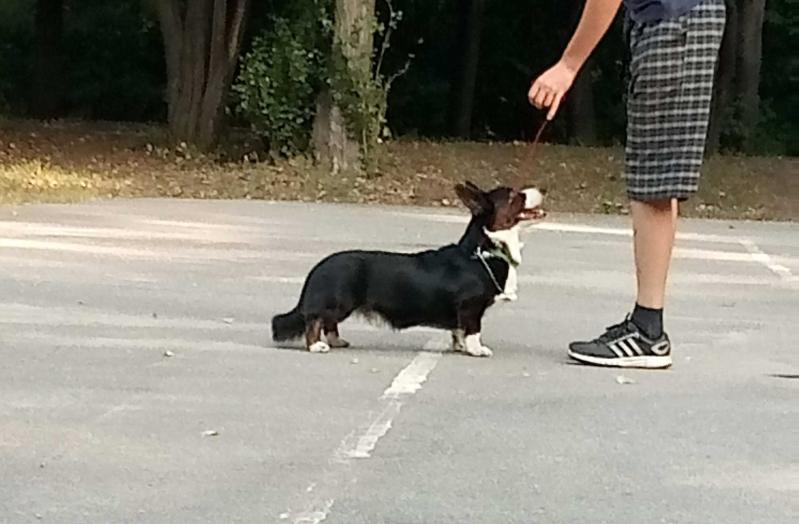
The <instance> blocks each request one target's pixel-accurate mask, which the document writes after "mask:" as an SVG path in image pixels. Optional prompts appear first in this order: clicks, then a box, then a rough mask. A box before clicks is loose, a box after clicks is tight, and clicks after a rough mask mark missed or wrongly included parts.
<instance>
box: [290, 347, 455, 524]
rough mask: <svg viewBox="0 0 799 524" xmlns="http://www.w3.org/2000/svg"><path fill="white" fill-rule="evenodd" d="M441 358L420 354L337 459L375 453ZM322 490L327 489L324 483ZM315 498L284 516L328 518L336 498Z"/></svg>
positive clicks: (296, 523) (307, 521) (299, 521)
mask: <svg viewBox="0 0 799 524" xmlns="http://www.w3.org/2000/svg"><path fill="white" fill-rule="evenodd" d="M435 342H438V339H435ZM431 343H433V341H430V342H428V344H431ZM426 346H427V344H426ZM439 359H441V353H430V352H426V351H425V352H422V353H419V354H418V355H416V357H414V359H413V360H412V361H411V362H410V363H409V364H408V365H407V366H405V367H404V368H403V369H402V370H401V371H400V372H399V373H398V374H397V376H396V377H394V380H393V381H392V382H391V384H390V385H389V386H388V387H387V388H386V390H385V391H383V395H382V396H381V397H380V400H381V402H383V404H384V405H383V409H382V410H381V411H380V413H379V414H378V415H377V417H375V418H374V419H373V420H372V421H371V422H370V423H369V425H368V427H367V428H366V430H365V431H364V432H362V433H361V434H357V433H355V432H353V433H352V434H350V435H349V436H348V437H346V438H345V439H344V440H343V441H342V442H341V444H340V445H339V447H338V448H337V449H336V451H335V452H334V453H333V463H334V464H339V465H347V464H349V463H350V461H352V460H354V459H368V458H369V457H371V456H372V452H373V451H374V449H375V447H376V446H377V442H378V441H379V440H380V439H381V438H383V437H384V436H385V435H386V434H387V433H388V431H389V430H390V429H391V426H392V422H393V420H394V417H396V416H397V414H398V413H399V412H400V409H401V408H402V405H403V404H404V402H405V401H406V400H407V399H408V398H410V397H411V396H413V394H414V393H416V392H417V391H419V389H421V387H422V384H424V382H425V381H427V377H428V376H429V375H430V372H431V371H433V369H434V368H435V367H436V364H437V363H438V361H439ZM316 486H317V483H313V484H311V487H309V488H308V490H306V491H307V493H311V492H312V491H314V488H316ZM317 491H320V490H317ZM321 491H324V487H323V488H322V490H321ZM312 499H313V500H311V501H308V502H307V503H305V504H303V507H305V508H308V509H306V510H304V511H301V512H298V513H292V512H291V511H287V512H284V513H281V514H280V519H281V520H288V519H291V522H292V523H293V524H319V523H320V522H322V521H324V520H325V519H326V518H327V517H328V515H329V514H330V511H331V510H332V508H333V504H334V503H335V499H334V498H332V497H331V496H330V494H329V493H320V494H318V495H312Z"/></svg>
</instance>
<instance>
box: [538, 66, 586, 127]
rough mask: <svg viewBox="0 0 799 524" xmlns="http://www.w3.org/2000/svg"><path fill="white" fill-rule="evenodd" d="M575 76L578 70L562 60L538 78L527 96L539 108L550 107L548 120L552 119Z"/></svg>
mask: <svg viewBox="0 0 799 524" xmlns="http://www.w3.org/2000/svg"><path fill="white" fill-rule="evenodd" d="M575 76H577V71H575V70H573V69H572V68H571V67H569V66H568V65H567V64H566V63H565V62H563V61H562V60H561V61H560V62H558V63H557V64H555V65H554V66H552V67H550V68H549V69H547V70H546V71H544V73H542V74H541V76H539V77H538V78H536V80H535V82H533V85H532V87H531V88H530V91H529V92H528V93H527V98H528V100H530V103H531V104H533V105H534V106H535V107H537V108H538V109H544V108H547V107H548V108H549V113H547V120H552V119H553V118H554V117H555V113H557V112H558V107H560V103H561V101H562V100H563V97H564V96H566V92H567V91H568V90H569V88H570V87H571V86H572V83H573V82H574V77H575Z"/></svg>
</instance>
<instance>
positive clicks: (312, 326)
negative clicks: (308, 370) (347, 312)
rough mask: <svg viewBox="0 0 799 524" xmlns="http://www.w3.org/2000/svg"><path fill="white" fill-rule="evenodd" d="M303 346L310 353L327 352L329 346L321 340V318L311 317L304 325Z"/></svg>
mask: <svg viewBox="0 0 799 524" xmlns="http://www.w3.org/2000/svg"><path fill="white" fill-rule="evenodd" d="M305 347H306V348H307V349H308V351H310V352H311V353H327V352H328V351H330V346H329V345H327V343H326V342H323V341H322V320H321V319H318V318H316V319H313V320H310V321H308V323H307V324H306V325H305Z"/></svg>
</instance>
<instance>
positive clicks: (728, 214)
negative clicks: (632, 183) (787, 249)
mask: <svg viewBox="0 0 799 524" xmlns="http://www.w3.org/2000/svg"><path fill="white" fill-rule="evenodd" d="M167 143H168V142H167V141H166V139H165V132H164V130H163V129H162V128H160V127H158V126H148V125H131V124H119V123H96V122H92V123H83V122H55V123H49V124H43V123H41V122H31V121H12V122H0V202H3V203H25V202H73V201H81V200H86V199H97V198H114V197H175V198H251V199H268V200H299V201H315V202H356V203H386V204H413V205H428V206H456V205H459V204H458V203H457V201H456V198H455V196H454V191H453V189H452V187H453V185H454V184H455V183H457V182H460V181H463V180H471V181H473V182H475V183H477V184H478V185H481V186H485V187H492V186H494V185H497V184H500V183H511V184H520V185H526V184H535V185H538V186H540V187H545V188H546V189H547V190H548V193H547V208H548V209H549V210H551V211H572V212H590V213H626V212H627V207H626V203H625V197H624V190H623V181H622V180H621V170H622V150H621V148H586V147H573V146H558V145H548V144H542V145H540V146H539V147H538V149H537V151H536V152H535V155H534V156H533V155H532V148H531V146H530V144H526V143H486V142H430V141H405V140H399V141H394V142H390V143H388V144H385V146H384V148H383V150H382V152H381V161H380V169H379V172H378V173H377V174H373V175H368V176H367V175H338V176H333V175H331V174H329V173H327V172H324V171H322V170H321V169H319V168H317V167H315V166H314V165H313V162H311V161H310V160H309V159H306V158H295V159H272V158H268V157H267V156H266V155H265V154H264V153H263V151H262V148H261V147H260V146H259V145H258V144H256V143H254V142H253V141H252V140H251V139H248V138H243V139H241V140H237V141H236V142H235V143H233V144H229V145H228V146H226V147H224V148H222V149H221V150H220V152H219V153H218V154H216V155H214V156H213V157H209V156H202V155H197V154H195V153H193V152H192V151H190V150H189V149H188V148H185V147H184V148H181V147H177V148H174V147H166V146H165V144H167ZM683 214H684V215H686V216H694V217H711V218H743V219H755V220H794V221H795V220H799V159H797V158H781V157H768V158H766V157H743V156H717V157H714V158H712V159H710V160H709V161H708V162H707V163H706V165H705V169H704V173H703V180H702V185H701V189H700V192H699V194H698V195H697V196H696V197H695V198H694V199H692V200H690V201H689V202H687V203H686V204H685V205H684V206H683Z"/></svg>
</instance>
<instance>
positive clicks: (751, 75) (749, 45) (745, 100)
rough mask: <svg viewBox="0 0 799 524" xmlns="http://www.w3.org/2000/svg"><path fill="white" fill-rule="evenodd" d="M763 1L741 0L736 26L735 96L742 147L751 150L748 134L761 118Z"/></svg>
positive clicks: (764, 2)
mask: <svg viewBox="0 0 799 524" xmlns="http://www.w3.org/2000/svg"><path fill="white" fill-rule="evenodd" d="M765 6H766V0H741V2H740V17H739V19H738V28H739V36H740V39H739V41H738V76H737V87H738V99H739V101H740V104H741V106H740V107H741V125H742V128H743V130H744V134H745V137H744V139H745V140H744V144H743V145H744V148H745V149H750V148H751V147H752V144H750V143H749V140H748V138H749V136H751V135H752V134H753V132H754V130H755V128H757V125H758V123H759V120H760V95H759V92H758V89H759V87H760V64H761V58H762V47H763V16H764V12H765Z"/></svg>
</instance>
